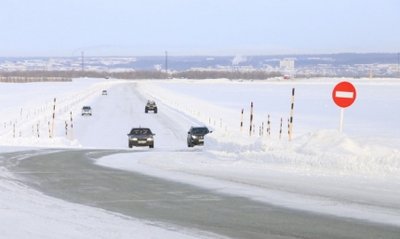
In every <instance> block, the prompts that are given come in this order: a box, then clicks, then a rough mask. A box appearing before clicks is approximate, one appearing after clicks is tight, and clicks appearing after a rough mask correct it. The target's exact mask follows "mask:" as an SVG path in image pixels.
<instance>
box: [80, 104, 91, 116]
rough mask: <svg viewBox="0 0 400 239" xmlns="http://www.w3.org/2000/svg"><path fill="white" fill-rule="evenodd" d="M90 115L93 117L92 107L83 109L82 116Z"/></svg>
mask: <svg viewBox="0 0 400 239" xmlns="http://www.w3.org/2000/svg"><path fill="white" fill-rule="evenodd" d="M85 115H89V116H92V108H91V107H90V106H83V107H82V116H85Z"/></svg>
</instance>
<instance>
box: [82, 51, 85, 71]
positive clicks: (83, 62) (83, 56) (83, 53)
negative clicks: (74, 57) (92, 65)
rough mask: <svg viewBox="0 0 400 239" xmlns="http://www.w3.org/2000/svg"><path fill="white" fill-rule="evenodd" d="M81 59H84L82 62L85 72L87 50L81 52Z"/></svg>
mask: <svg viewBox="0 0 400 239" xmlns="http://www.w3.org/2000/svg"><path fill="white" fill-rule="evenodd" d="M81 60H82V62H81V67H82V73H84V72H85V52H84V51H82V52H81Z"/></svg>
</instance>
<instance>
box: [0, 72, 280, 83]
mask: <svg viewBox="0 0 400 239" xmlns="http://www.w3.org/2000/svg"><path fill="white" fill-rule="evenodd" d="M277 76H282V74H281V73H279V72H266V71H228V70H226V71H224V70H207V71H201V70H190V71H181V72H172V73H166V72H164V71H146V70H143V71H124V72H105V71H103V72H99V71H10V72H0V81H2V82H5V81H8V82H14V81H15V80H17V79H20V80H24V79H25V80H26V81H27V82H32V81H34V79H37V81H46V80H47V81H53V80H54V81H57V79H59V81H61V80H66V79H72V78H80V77H93V78H117V79H168V78H186V79H219V78H226V79H244V80H250V79H254V80H262V79H268V78H272V77H277ZM29 79H30V80H29Z"/></svg>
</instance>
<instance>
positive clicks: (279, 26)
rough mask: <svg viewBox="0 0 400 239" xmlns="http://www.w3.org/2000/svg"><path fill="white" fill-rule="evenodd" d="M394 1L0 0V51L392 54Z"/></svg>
mask: <svg viewBox="0 0 400 239" xmlns="http://www.w3.org/2000/svg"><path fill="white" fill-rule="evenodd" d="M399 25H400V0H0V56H77V55H79V54H80V52H81V51H84V52H85V54H86V55H130V56H139V55H163V54H164V51H165V50H167V51H168V52H169V53H170V54H171V55H237V54H242V55H255V54H256V55H261V54H299V53H312V54H313V53H337V52H399V51H400V26H399Z"/></svg>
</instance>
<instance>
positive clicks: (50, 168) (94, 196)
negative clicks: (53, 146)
mask: <svg viewBox="0 0 400 239" xmlns="http://www.w3.org/2000/svg"><path fill="white" fill-rule="evenodd" d="M121 152H122V151H116V150H59V151H56V152H55V151H54V150H43V151H41V153H40V154H38V153H37V152H34V151H31V152H19V153H10V154H5V155H4V156H5V158H6V160H3V161H2V162H1V164H3V165H4V166H6V167H7V168H8V169H9V170H10V171H11V172H13V173H14V174H15V175H17V176H18V178H19V180H21V182H23V183H24V184H26V185H28V186H30V187H33V188H35V189H37V190H38V191H41V192H43V193H45V194H47V195H50V196H53V197H57V198H61V199H63V200H66V201H70V202H74V203H79V204H84V205H89V206H93V207H98V208H102V209H105V210H108V211H112V212H117V213H121V214H124V215H127V216H131V217H135V218H139V219H144V220H150V221H157V222H164V223H168V224H173V225H177V226H181V227H185V228H195V229H200V230H203V231H207V232H211V233H215V234H219V235H222V236H227V237H230V238H246V239H253V238H254V239H258V238H260V239H266V238H268V239H269V238H272V239H274V238H277V239H289V238H315V239H330V238H340V239H343V238H352V239H355V238H360V239H368V238H370V239H378V238H384V239H391V238H393V239H399V238H400V228H397V227H392V226H388V225H383V224H375V223H369V222H365V221H357V220H353V219H348V218H347V219H346V218H338V217H333V216H326V215H318V214H313V213H308V212H303V211H296V210H290V209H284V208H280V207H276V206H271V205H268V204H264V203H260V202H255V201H252V200H249V199H246V198H242V197H236V196H227V195H221V194H217V193H215V192H213V191H211V190H205V189H201V188H197V187H193V186H190V185H186V184H183V183H177V182H171V181H166V180H162V179H159V178H155V177H151V176H146V175H142V174H139V173H134V172H126V171H121V170H116V169H110V168H105V167H101V166H97V165H95V164H93V160H95V159H96V158H98V157H101V156H104V155H109V154H114V153H121ZM131 153H132V152H131ZM22 157H24V158H25V159H24V160H20V158H22Z"/></svg>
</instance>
